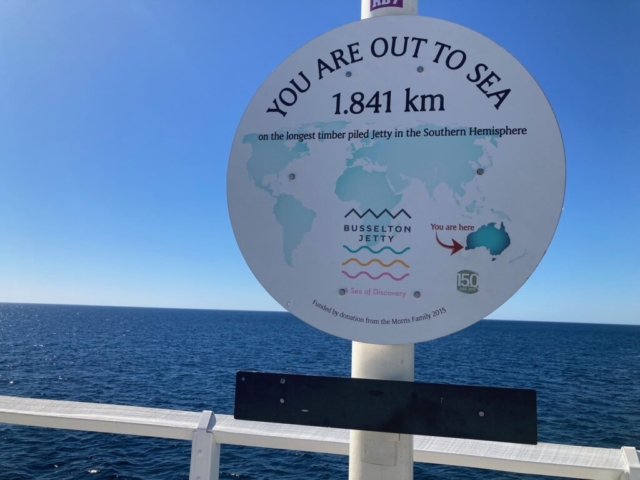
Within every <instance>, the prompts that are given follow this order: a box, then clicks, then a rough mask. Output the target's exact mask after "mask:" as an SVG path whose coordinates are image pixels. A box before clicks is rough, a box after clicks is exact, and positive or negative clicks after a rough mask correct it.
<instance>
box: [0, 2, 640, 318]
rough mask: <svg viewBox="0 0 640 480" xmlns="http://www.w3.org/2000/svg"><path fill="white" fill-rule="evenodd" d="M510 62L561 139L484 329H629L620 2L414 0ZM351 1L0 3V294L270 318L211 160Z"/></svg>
mask: <svg viewBox="0 0 640 480" xmlns="http://www.w3.org/2000/svg"><path fill="white" fill-rule="evenodd" d="M420 14H421V15H429V16H434V17H438V18H443V19H447V20H451V21H454V22H456V23H460V24H462V25H465V26H467V27H470V28H472V29H474V30H477V31H479V32H480V33H482V34H484V35H486V36H488V37H489V38H491V39H493V40H494V41H496V42H497V43H499V44H501V45H502V46H503V47H505V48H506V49H507V50H508V51H510V52H511V53H512V54H513V55H514V56H515V57H516V58H518V59H519V60H520V61H521V63H523V64H524V66H525V67H526V68H527V69H528V70H529V71H530V72H531V73H532V74H533V76H534V77H535V78H536V79H537V81H538V82H539V84H540V85H541V87H542V88H543V90H544V91H545V93H546V94H547V97H548V98H549V101H550V102H551V105H552V106H553V108H554V110H555V112H556V115H557V117H558V121H559V123H560V128H561V130H562V134H563V137H564V141H565V148H566V154H567V175H568V176H567V192H566V201H565V210H564V213H563V215H562V218H561V220H560V225H559V228H558V231H557V233H556V236H555V238H554V240H553V242H552V244H551V247H550V249H549V251H548V252H547V255H546V256H545V258H544V259H543V260H542V263H541V264H540V266H539V267H538V269H537V270H536V272H535V273H534V274H533V276H532V277H531V278H530V280H529V281H528V282H527V283H526V284H525V286H524V287H523V288H522V289H521V290H520V291H519V292H518V293H517V294H516V295H515V296H514V297H513V298H512V299H510V300H509V301H508V302H507V303H506V304H505V305H504V306H503V307H501V308H500V309H499V310H497V311H496V312H495V313H494V314H493V315H492V317H491V318H502V319H527V320H546V321H586V322H599V323H607V322H610V323H635V324H640V166H639V164H640V93H639V91H638V88H639V86H640V28H638V25H640V1H635V0H616V1H600V0H541V1H526V2H525V1H517V2H516V1H513V0H505V1H479V0H422V2H421V4H420ZM359 15H360V5H359V1H358V0H333V1H322V2H321V1H311V0H304V1H302V0H288V1H285V0H270V1H267V0H246V1H244V2H240V1H221V0H215V1H212V0H201V1H196V0H172V1H167V0H154V1H148V0H145V1H136V0H127V1H112V0H92V1H91V2H82V1H67V0H50V1H46V2H44V1H42V2H34V1H25V0H2V1H1V2H0V166H1V169H0V301H4V302H35V303H74V304H93V305H96V304H97V305H134V306H161V307H187V308H191V307H194V308H221V309H251V310H276V309H280V307H279V305H277V304H276V303H275V302H274V301H273V300H272V299H271V298H270V297H269V296H268V294H267V293H266V292H265V291H264V290H263V289H262V287H261V286H260V285H259V284H258V282H257V281H256V280H255V279H254V277H253V276H252V274H251V272H250V271H249V269H248V267H247V266H246V264H245V262H244V260H243V258H242V256H241V254H240V252H239V250H238V248H237V246H236V243H235V240H234V236H233V233H232V231H231V227H230V223H229V218H228V214H227V207H226V193H225V189H226V186H225V180H226V167H227V158H228V154H229V149H230V145H231V142H232V138H233V134H234V131H235V128H236V125H237V123H238V121H239V119H240V117H241V115H242V113H243V111H244V108H245V107H246V105H247V104H248V102H249V100H250V99H251V97H252V95H253V93H254V92H255V90H256V89H257V88H258V86H259V85H260V84H261V82H262V81H263V80H264V79H265V78H266V77H267V76H268V75H269V73H270V72H271V71H272V70H273V69H274V68H275V67H276V66H277V65H278V64H279V63H280V62H281V61H282V60H284V59H285V58H286V57H287V56H288V55H289V54H290V53H292V52H293V51H294V50H295V49H297V48H298V47H300V46H302V45H303V44H304V43H306V42H307V41H309V40H311V39H313V38H314V37H316V36H318V35H320V34H322V33H324V32H325V31H327V30H330V29H332V28H335V27H337V26H339V25H342V24H344V23H349V22H352V21H356V20H358V19H359Z"/></svg>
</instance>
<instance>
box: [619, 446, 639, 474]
mask: <svg viewBox="0 0 640 480" xmlns="http://www.w3.org/2000/svg"><path fill="white" fill-rule="evenodd" d="M622 459H623V460H624V461H625V462H626V465H625V467H624V473H623V474H622V476H621V477H620V480H640V460H639V459H638V451H637V450H636V449H635V448H634V447H622Z"/></svg>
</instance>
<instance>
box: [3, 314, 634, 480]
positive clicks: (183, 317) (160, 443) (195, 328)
mask: <svg viewBox="0 0 640 480" xmlns="http://www.w3.org/2000/svg"><path fill="white" fill-rule="evenodd" d="M350 362H351V343H350V342H349V341H346V340H342V339H339V338H335V337H332V336H329V335H327V334H325V333H322V332H320V331H318V330H315V329H313V328H311V327H309V326H308V325H306V324H305V323H303V322H302V321H300V320H298V319H296V318H295V317H293V316H292V315H290V314H288V313H272V312H243V311H219V310H178V309H175V310H174V309H152V308H124V307H88V306H62V305H21V304H0V395H11V396H21V397H30V398H48V399H56V400H72V401H80V402H98V403H115V404H124V405H138V406H145V407H157V408H169V409H179V410H191V411H202V410H205V409H207V410H213V411H214V412H217V413H224V414H232V413H233V397H234V387H235V386H234V382H235V372H236V371H237V370H260V371H275V372H288V373H298V374H314V375H336V376H349V373H350ZM639 372H640V326H618V325H590V324H569V323H543V322H512V321H487V320H485V321H481V322H478V323H477V324H475V325H473V326H471V327H469V328H467V329H466V330H463V331H461V332H458V333H456V334H454V335H450V336H448V337H445V338H441V339H438V340H435V341H431V342H427V343H422V344H418V345H417V346H416V381H422V382H435V383H452V384H461V385H480V386H495V387H514V388H532V389H535V390H537V395H538V432H539V441H540V442H547V443H564V444H572V445H584V446H595V447H609V448H619V447H621V446H635V447H640V375H639ZM190 448H191V444H190V442H185V441H177V440H163V439H152V438H143V437H133V436H122V435H110V434H98V433H85V432H77V431H71V430H53V429H41V428H35V427H20V426H9V425H4V424H0V465H1V468H0V479H1V480H4V479H11V480H13V479H75V478H90V479H111V478H122V479H186V478H188V472H189V459H190ZM347 471H348V459H347V457H346V456H336V455H323V454H311V453H306V452H293V451H280V450H271V449H255V448H247V447H234V446H227V445H223V446H222V453H221V475H220V478H223V479H224V478H234V479H256V480H258V479H259V480H266V479H305V480H320V479H340V478H344V479H346V478H347ZM450 478H456V479H470V480H471V479H498V480H501V479H518V478H529V476H527V475H520V474H517V475H516V474H507V473H500V472H494V471H484V470H479V469H469V468H457V467H444V466H437V465H425V464H416V466H415V479H416V480H431V479H450ZM531 478H538V479H542V478H545V477H539V476H531Z"/></svg>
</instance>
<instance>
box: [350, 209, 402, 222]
mask: <svg viewBox="0 0 640 480" xmlns="http://www.w3.org/2000/svg"><path fill="white" fill-rule="evenodd" d="M352 213H355V214H356V215H357V216H358V217H359V218H364V217H365V216H366V215H368V214H371V215H373V216H374V217H375V218H380V217H381V216H382V215H384V214H385V213H386V214H387V215H389V216H390V217H391V218H393V219H394V220H395V219H396V218H398V216H399V215H400V214H401V213H404V214H405V215H406V216H407V218H411V215H409V214H408V213H407V212H406V210H405V209H404V208H401V209H400V211H399V212H398V213H396V214H395V215H394V214H393V213H391V212H390V211H389V210H387V209H386V208H385V209H384V210H382V211H381V212H380V213H375V212H374V211H373V210H371V209H370V208H367V209H366V210H365V211H364V213H362V214H361V213H359V212H358V211H357V210H356V209H355V208H352V209H351V210H349V212H348V213H347V214H346V215H345V216H344V218H347V217H348V216H349V215H351V214H352Z"/></svg>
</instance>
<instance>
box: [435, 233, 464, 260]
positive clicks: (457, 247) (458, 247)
mask: <svg viewBox="0 0 640 480" xmlns="http://www.w3.org/2000/svg"><path fill="white" fill-rule="evenodd" d="M436 240H437V242H438V243H439V244H440V246H442V247H444V248H448V249H450V250H451V255H453V254H454V253H457V252H459V251H460V250H462V249H463V248H464V247H463V246H462V245H460V244H459V243H458V242H456V241H455V240H454V239H453V238H452V239H451V241H452V242H453V245H445V244H444V243H442V242H441V241H440V239H439V238H438V232H436Z"/></svg>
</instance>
